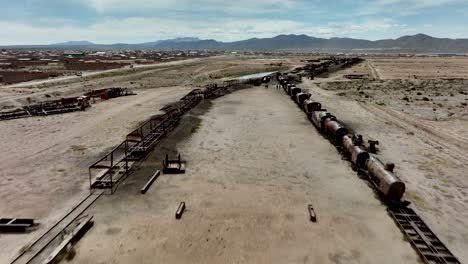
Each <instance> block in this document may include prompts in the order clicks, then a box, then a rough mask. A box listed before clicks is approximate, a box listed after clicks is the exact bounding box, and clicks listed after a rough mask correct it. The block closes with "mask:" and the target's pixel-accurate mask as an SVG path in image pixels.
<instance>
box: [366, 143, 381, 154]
mask: <svg viewBox="0 0 468 264" xmlns="http://www.w3.org/2000/svg"><path fill="white" fill-rule="evenodd" d="M367 142H369V152H370V153H372V154H375V153H377V148H376V147H375V146H376V145H378V144H379V141H377V140H368V141H367Z"/></svg>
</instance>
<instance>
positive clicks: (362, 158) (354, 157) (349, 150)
mask: <svg viewBox="0 0 468 264" xmlns="http://www.w3.org/2000/svg"><path fill="white" fill-rule="evenodd" d="M341 145H342V146H343V151H344V152H345V154H346V156H348V157H349V159H350V161H351V163H353V165H354V166H355V167H356V168H364V167H365V165H366V161H367V160H368V159H369V157H370V156H369V153H368V152H367V151H365V150H363V149H362V148H360V147H359V146H356V145H355V144H354V141H353V139H352V137H351V136H350V135H345V136H343V138H342V141H341Z"/></svg>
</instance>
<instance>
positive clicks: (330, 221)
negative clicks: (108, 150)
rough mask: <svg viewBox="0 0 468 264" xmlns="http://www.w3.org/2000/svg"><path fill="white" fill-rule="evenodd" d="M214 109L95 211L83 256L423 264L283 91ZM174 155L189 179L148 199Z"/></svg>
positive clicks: (170, 178)
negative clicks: (182, 207)
mask: <svg viewBox="0 0 468 264" xmlns="http://www.w3.org/2000/svg"><path fill="white" fill-rule="evenodd" d="M204 106H205V108H206V109H207V110H204V109H205V108H204V107H200V108H198V109H195V110H194V111H193V112H192V115H189V116H186V117H185V118H184V120H183V121H182V123H181V125H180V126H179V127H178V128H177V129H176V130H175V131H174V132H173V133H172V134H171V135H170V136H169V137H168V138H167V139H166V140H165V141H164V142H163V143H162V144H161V145H160V146H159V147H158V148H157V149H156V151H155V152H154V153H153V154H152V155H151V156H150V157H149V158H148V159H147V160H146V161H145V162H143V163H142V164H141V166H140V168H139V169H138V170H137V171H136V172H135V173H134V174H132V175H131V176H130V177H129V178H127V179H126V181H125V182H124V183H123V184H122V185H121V187H120V188H119V190H118V191H117V193H115V194H114V195H113V196H106V197H103V199H100V200H99V201H98V202H97V203H96V204H95V205H94V206H93V207H92V208H91V209H90V210H89V212H88V213H90V214H93V215H94V217H95V225H94V227H93V229H92V230H91V231H90V232H89V233H88V234H87V235H86V236H85V237H84V238H83V239H82V240H81V241H80V243H79V244H78V247H77V255H76V256H75V258H74V260H73V261H72V262H71V263H91V262H93V263H389V264H390V263H392V264H393V263H418V258H417V256H416V254H415V253H414V251H413V250H412V249H411V247H410V245H409V244H408V243H407V242H405V241H404V240H403V239H402V235H401V233H400V231H399V230H398V228H397V227H396V225H395V224H394V223H393V222H392V220H391V219H390V217H389V216H388V215H387V213H386V211H385V208H384V206H382V205H381V203H380V202H379V201H378V200H377V199H375V197H374V194H373V192H372V190H371V189H370V188H369V187H368V186H367V185H366V183H365V182H364V181H362V180H360V179H358V177H357V176H356V175H355V173H354V172H353V171H352V170H351V169H350V166H349V164H348V162H347V161H344V160H342V159H341V157H340V155H339V154H338V153H337V151H336V150H335V149H334V148H333V146H331V145H330V144H329V142H328V141H327V140H325V139H324V138H323V137H322V136H320V134H318V133H317V132H316V130H315V128H314V127H313V126H312V124H311V123H310V122H309V121H308V120H307V119H306V117H305V115H304V114H303V113H302V112H301V111H300V110H299V109H298V108H297V107H296V106H295V105H294V103H293V102H291V101H290V100H289V99H288V98H287V96H285V95H284V94H283V92H282V91H279V90H274V89H270V90H268V89H265V88H253V89H247V90H242V91H239V92H235V93H233V94H231V95H227V96H225V97H222V98H219V99H216V100H215V101H213V105H212V106H211V107H208V105H206V103H205V105H204ZM205 111H207V112H206V113H205V114H203V113H204V112H205ZM196 113H198V114H200V116H198V115H195V114H196ZM166 152H169V153H171V154H175V153H177V152H180V153H182V155H183V158H185V159H187V161H188V165H187V172H186V174H183V175H162V176H160V178H159V179H158V180H157V181H156V182H155V183H154V185H153V186H152V187H151V189H150V190H149V192H148V193H147V194H146V195H144V196H143V195H140V194H139V189H140V188H141V186H143V185H144V184H145V182H146V180H147V179H148V177H150V175H151V174H152V173H153V172H154V170H156V169H159V168H160V166H161V158H162V157H163V156H164V153H166ZM180 201H185V202H186V203H187V212H186V213H185V214H184V215H183V217H182V220H180V221H177V220H175V219H174V212H175V210H176V208H177V206H178V205H179V202H180ZM309 203H312V204H313V205H314V207H315V210H316V212H317V215H318V223H311V222H310V221H309V216H308V212H307V204H309Z"/></svg>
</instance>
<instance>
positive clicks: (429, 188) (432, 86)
mask: <svg viewBox="0 0 468 264" xmlns="http://www.w3.org/2000/svg"><path fill="white" fill-rule="evenodd" d="M445 60H446V59H445V58H444V59H439V64H442V65H444V64H445ZM465 60H466V59H465ZM456 61H460V60H459V59H457V60H456ZM433 63H434V62H433ZM348 71H352V69H349V70H348ZM425 74H431V72H427V73H425ZM337 75H339V74H337ZM337 79H338V77H337V76H334V80H332V81H330V80H329V79H316V80H314V81H309V80H305V83H304V84H302V85H300V87H301V88H306V89H309V91H310V92H311V93H312V96H313V98H314V99H316V100H318V101H320V102H322V105H323V107H324V108H326V109H327V110H329V111H330V112H332V113H334V114H335V115H336V116H337V117H338V118H339V119H340V120H341V121H342V122H343V123H344V124H346V126H347V127H348V128H350V129H352V130H355V132H356V133H359V134H363V135H364V137H365V138H367V139H374V140H379V142H380V145H379V148H380V154H381V156H382V159H383V160H385V161H389V162H394V163H396V173H397V175H398V176H399V177H400V178H401V179H402V180H403V181H404V182H405V183H406V186H407V191H406V197H407V198H408V199H409V200H410V201H412V203H413V206H414V208H415V209H416V210H417V211H418V213H419V214H420V215H421V216H422V218H423V219H424V220H425V221H426V222H427V223H428V224H429V226H430V227H431V229H432V230H433V231H435V233H436V234H437V235H438V236H439V238H440V239H441V240H442V241H443V242H445V243H446V245H447V246H448V247H449V249H450V250H452V252H453V253H454V254H455V255H456V256H457V257H458V258H459V260H460V261H461V262H462V263H463V262H466V261H468V255H467V251H466V245H467V244H468V239H467V238H468V224H467V222H466V219H467V217H468V198H467V197H468V184H467V178H466V170H467V169H468V165H467V164H468V144H467V143H468V140H467V139H466V138H467V136H468V132H467V131H468V130H467V128H468V112H467V110H466V106H465V105H466V103H465V102H467V100H468V96H467V92H468V90H467V88H466V87H467V86H466V84H468V83H467V81H465V80H453V81H448V80H414V79H413V80H407V79H404V80H384V81H378V80H377V81H337ZM405 97H407V98H408V100H405V99H403V98H405ZM423 98H426V99H423Z"/></svg>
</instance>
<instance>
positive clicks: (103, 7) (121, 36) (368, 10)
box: [0, 0, 468, 44]
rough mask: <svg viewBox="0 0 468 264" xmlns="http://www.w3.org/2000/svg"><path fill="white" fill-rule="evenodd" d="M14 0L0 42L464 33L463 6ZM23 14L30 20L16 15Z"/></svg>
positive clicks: (383, 1)
mask: <svg viewBox="0 0 468 264" xmlns="http://www.w3.org/2000/svg"><path fill="white" fill-rule="evenodd" d="M18 1H19V2H20V3H16V1H11V2H8V3H7V7H8V8H7V10H9V11H8V12H6V14H5V15H4V16H3V21H2V20H1V19H2V18H0V27H1V28H2V29H3V30H2V34H0V44H28V43H38V44H48V43H55V42H63V41H66V40H77V39H79V40H80V39H86V40H90V41H94V42H98V43H113V42H127V43H138V42H145V41H154V40H159V39H167V38H172V37H181V36H196V37H200V38H205V39H217V40H222V41H235V40H241V39H246V38H251V37H258V38H262V37H272V36H275V35H278V34H308V35H312V36H318V37H357V38H367V39H379V38H389V37H398V36H400V35H402V34H407V33H419V32H425V33H429V34H435V35H439V36H443V37H451V36H463V33H467V30H466V29H465V28H464V27H463V25H464V24H466V22H467V18H466V17H465V16H463V15H460V14H458V15H457V16H453V15H451V13H450V12H449V11H447V10H453V5H455V6H456V10H466V9H463V7H467V6H468V5H467V4H466V1H463V0H437V1H436V0H374V1H369V0H356V1H352V2H351V1H344V0H326V1H325V0H308V1H306V0H237V1H222V0H199V1H194V0H172V1H168V0H164V1H162V0H132V1H128V0H47V1H41V0H18ZM15 3H16V4H15ZM21 3H22V4H21ZM54 3H55V4H54ZM23 5H24V6H25V10H26V11H25V12H22V8H23ZM15 6H16V9H15V8H14V7H15ZM38 6H40V8H39V7H38ZM449 6H452V9H450V8H448V7H449ZM34 8H39V9H34ZM444 8H445V9H444ZM15 10H16V11H15ZM435 10H437V11H439V10H441V11H440V13H437V14H439V16H437V15H436V16H434V14H431V15H427V16H425V14H426V13H428V12H429V11H431V12H435ZM444 10H445V12H446V14H445V16H443V12H444ZM46 11H47V13H45V14H44V12H46ZM422 11H425V12H422ZM426 11H427V12H426ZM418 12H419V13H420V14H418V15H413V16H404V15H402V14H410V13H418ZM24 13H27V14H28V15H27V16H24V17H23V16H21V14H24ZM10 14H15V15H14V16H11V15H10ZM17 14H19V15H17ZM436 19H437V20H436ZM429 24H431V25H432V26H431V27H429V26H427V25H429ZM427 31H430V32H427Z"/></svg>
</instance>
